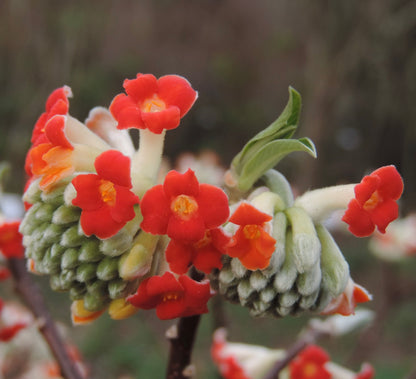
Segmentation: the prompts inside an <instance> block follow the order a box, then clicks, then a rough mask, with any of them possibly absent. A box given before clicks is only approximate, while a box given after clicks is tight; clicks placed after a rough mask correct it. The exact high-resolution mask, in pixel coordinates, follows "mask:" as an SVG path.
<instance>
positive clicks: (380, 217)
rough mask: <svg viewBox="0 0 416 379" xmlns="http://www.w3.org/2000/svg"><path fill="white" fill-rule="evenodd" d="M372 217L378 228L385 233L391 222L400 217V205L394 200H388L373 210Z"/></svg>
mask: <svg viewBox="0 0 416 379" xmlns="http://www.w3.org/2000/svg"><path fill="white" fill-rule="evenodd" d="M370 217H371V220H372V222H373V223H374V224H375V225H377V229H378V230H379V231H380V232H381V233H385V232H386V228H387V226H388V225H389V224H390V222H392V221H394V220H395V219H396V218H397V217H399V206H398V204H397V203H396V202H395V201H394V200H387V201H385V202H383V203H381V204H380V205H379V206H378V207H376V208H375V209H374V210H373V211H371V212H370Z"/></svg>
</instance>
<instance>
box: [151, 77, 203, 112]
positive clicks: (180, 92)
mask: <svg viewBox="0 0 416 379" xmlns="http://www.w3.org/2000/svg"><path fill="white" fill-rule="evenodd" d="M157 83H158V86H159V91H158V95H159V97H160V98H161V99H162V100H163V101H164V102H165V103H166V105H168V106H169V105H175V106H177V107H178V108H179V109H180V117H183V116H185V114H186V113H187V112H188V111H189V109H190V108H191V107H192V105H193V104H194V102H195V100H196V99H197V97H198V93H197V92H196V91H195V90H194V89H193V88H192V87H191V84H190V83H189V82H188V81H187V80H186V79H185V78H183V77H181V76H178V75H166V76H162V77H161V78H159V80H158V81H157Z"/></svg>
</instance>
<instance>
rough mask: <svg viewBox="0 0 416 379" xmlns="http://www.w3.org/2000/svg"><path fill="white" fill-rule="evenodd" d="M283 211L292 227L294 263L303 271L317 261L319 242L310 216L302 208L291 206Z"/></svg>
mask: <svg viewBox="0 0 416 379" xmlns="http://www.w3.org/2000/svg"><path fill="white" fill-rule="evenodd" d="M285 212H286V215H287V217H288V219H289V222H290V224H291V227H292V236H293V237H292V238H293V243H294V245H293V256H294V260H295V264H296V267H297V270H298V271H299V272H300V273H304V272H306V271H308V270H310V269H311V268H312V267H313V266H314V265H315V264H316V263H317V262H318V261H319V255H320V252H321V244H320V242H319V239H318V237H317V235H316V230H315V227H314V225H313V222H312V220H311V218H310V217H309V215H308V214H307V213H306V212H305V211H304V210H303V209H302V208H298V207H292V208H289V209H286V211H285Z"/></svg>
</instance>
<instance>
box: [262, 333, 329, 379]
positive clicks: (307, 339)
mask: <svg viewBox="0 0 416 379" xmlns="http://www.w3.org/2000/svg"><path fill="white" fill-rule="evenodd" d="M324 335H328V333H326V332H322V331H321V330H317V329H315V328H313V327H309V329H307V330H306V331H305V333H303V334H302V335H301V337H300V338H299V339H298V340H297V341H296V342H295V343H294V344H293V345H292V346H291V347H289V348H288V349H287V351H286V356H285V357H284V358H283V359H281V360H280V361H277V362H276V364H275V365H274V366H273V367H272V369H271V370H270V371H269V372H268V373H267V374H266V376H265V377H264V378H263V379H278V378H279V374H280V372H281V371H282V370H283V369H284V368H285V367H286V366H287V365H288V364H289V363H290V362H291V361H292V359H294V358H295V357H296V356H297V355H298V354H299V353H300V352H301V351H302V350H303V349H304V348H305V347H307V346H308V345H311V344H313V343H315V342H316V340H317V339H318V338H319V337H322V336H324Z"/></svg>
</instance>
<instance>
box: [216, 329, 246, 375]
mask: <svg viewBox="0 0 416 379" xmlns="http://www.w3.org/2000/svg"><path fill="white" fill-rule="evenodd" d="M227 344H228V342H227V341H226V340H225V335H224V332H223V330H222V329H218V330H217V331H216V332H215V333H214V341H213V344H212V347H211V356H212V360H213V361H214V363H215V364H216V366H217V367H218V370H219V371H220V374H221V376H222V377H223V378H224V379H251V378H250V377H249V376H248V375H247V374H246V373H245V372H244V369H243V367H242V366H241V364H240V363H239V362H238V358H237V354H234V355H233V354H232V353H231V351H227V350H231V349H227ZM249 353H250V352H249V351H247V352H246V356H248V354H249Z"/></svg>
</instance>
